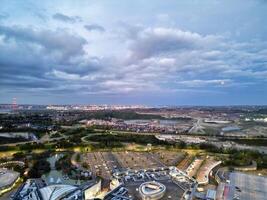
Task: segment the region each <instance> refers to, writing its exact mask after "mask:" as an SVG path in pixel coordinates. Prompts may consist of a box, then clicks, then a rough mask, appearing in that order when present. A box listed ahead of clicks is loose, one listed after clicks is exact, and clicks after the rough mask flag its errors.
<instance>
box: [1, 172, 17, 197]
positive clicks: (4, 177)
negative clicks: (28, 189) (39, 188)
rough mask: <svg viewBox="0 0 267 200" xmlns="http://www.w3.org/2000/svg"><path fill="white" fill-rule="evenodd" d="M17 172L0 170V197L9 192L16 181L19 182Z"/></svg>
mask: <svg viewBox="0 0 267 200" xmlns="http://www.w3.org/2000/svg"><path fill="white" fill-rule="evenodd" d="M19 177H20V174H19V173H18V172H15V171H12V170H8V169H6V168H0V195H1V194H3V193H5V192H7V191H9V190H11V189H12V187H13V186H14V184H15V183H16V181H18V180H19Z"/></svg>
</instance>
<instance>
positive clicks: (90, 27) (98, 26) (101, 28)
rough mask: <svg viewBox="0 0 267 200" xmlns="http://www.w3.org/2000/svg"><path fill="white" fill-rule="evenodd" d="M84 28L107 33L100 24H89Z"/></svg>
mask: <svg viewBox="0 0 267 200" xmlns="http://www.w3.org/2000/svg"><path fill="white" fill-rule="evenodd" d="M84 28H85V29H86V30H87V31H99V32H105V28H104V27H103V26H100V25H98V24H89V25H85V26H84Z"/></svg>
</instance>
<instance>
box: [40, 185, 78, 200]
mask: <svg viewBox="0 0 267 200" xmlns="http://www.w3.org/2000/svg"><path fill="white" fill-rule="evenodd" d="M76 189H77V187H76V186H72V185H62V184H56V185H49V186H46V187H44V188H42V189H40V192H41V194H42V197H43V199H44V200H58V199H60V198H62V197H63V196H64V195H66V194H68V193H70V192H73V191H74V190H76Z"/></svg>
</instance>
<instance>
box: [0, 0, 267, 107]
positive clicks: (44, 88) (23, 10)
mask: <svg viewBox="0 0 267 200" xmlns="http://www.w3.org/2000/svg"><path fill="white" fill-rule="evenodd" d="M266 10H267V2H266V1H264V0H247V1H246V3H244V1H242V0H237V1H235V2H233V1H230V0H226V1H217V0H206V1H197V0H182V1H179V2H177V1H174V0H172V1H169V2H168V4H167V3H166V2H165V1H162V0H155V1H153V4H152V3H151V2H148V1H146V2H145V1H141V0H138V1H134V2H130V1H122V0H112V1H109V0H103V1H96V0H91V1H75V2H74V1H64V3H62V2H59V1H45V2H43V1H30V0H27V1H23V2H22V1H12V2H10V1H6V0H4V1H1V3H0V50H1V53H0V92H1V94H2V95H1V96H0V103H11V102H12V99H13V98H14V97H16V98H17V103H18V104H135V105H136V104H140V105H261V104H265V105H266V102H267V50H266V49H267V42H266V39H267V27H266V24H267V14H266V13H267V12H266Z"/></svg>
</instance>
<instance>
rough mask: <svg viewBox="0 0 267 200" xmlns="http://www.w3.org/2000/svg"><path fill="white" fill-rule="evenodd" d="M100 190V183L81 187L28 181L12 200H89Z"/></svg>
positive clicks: (36, 180)
mask: <svg viewBox="0 0 267 200" xmlns="http://www.w3.org/2000/svg"><path fill="white" fill-rule="evenodd" d="M100 190H101V181H100V180H98V181H93V182H88V183H86V184H83V185H79V186H78V185H67V184H51V185H46V183H45V182H44V181H43V180H42V179H28V180H27V181H26V182H25V183H24V184H23V185H22V186H21V187H20V188H19V189H18V191H17V192H16V194H15V195H14V198H13V200H62V199H64V200H90V199H94V198H95V197H96V195H97V194H98V193H99V192H100Z"/></svg>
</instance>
